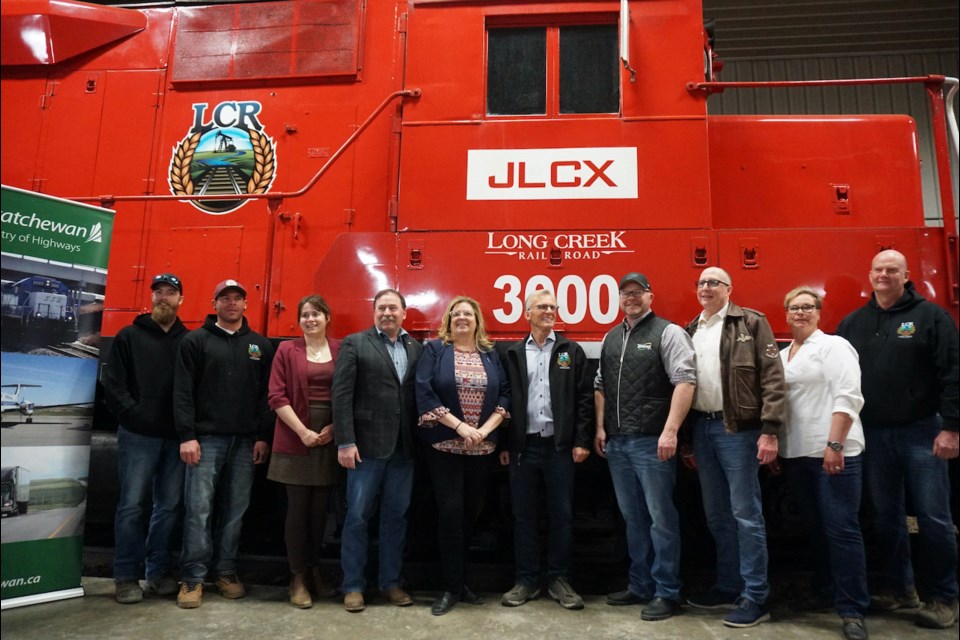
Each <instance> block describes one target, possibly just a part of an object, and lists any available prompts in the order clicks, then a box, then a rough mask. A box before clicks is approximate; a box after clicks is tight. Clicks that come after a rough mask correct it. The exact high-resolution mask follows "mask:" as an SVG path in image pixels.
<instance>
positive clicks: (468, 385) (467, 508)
mask: <svg viewBox="0 0 960 640" xmlns="http://www.w3.org/2000/svg"><path fill="white" fill-rule="evenodd" d="M416 390H417V410H418V411H419V413H420V420H419V428H418V429H417V434H418V437H419V439H420V442H421V443H422V448H423V450H424V455H425V457H426V461H427V467H428V468H429V470H430V477H431V480H432V481H433V493H434V497H435V499H436V503H437V512H438V534H437V539H438V546H439V547H440V563H441V566H442V573H443V589H444V592H443V595H441V596H440V597H439V598H438V599H437V601H436V602H434V604H433V608H432V610H431V611H432V613H433V615H436V616H440V615H443V614H445V613H447V612H448V611H450V609H451V608H452V607H453V606H454V605H455V604H456V603H457V602H459V601H461V600H462V601H463V602H466V603H468V604H482V603H483V598H482V597H480V596H478V595H476V594H475V593H473V592H472V591H471V590H470V589H469V588H468V587H467V586H466V584H465V574H466V555H467V548H468V545H469V543H470V538H471V536H472V534H473V525H474V522H475V521H476V519H477V516H478V515H479V514H480V509H481V507H482V506H483V498H484V493H485V490H486V486H487V475H488V473H489V471H490V465H491V464H492V461H493V458H494V456H492V455H491V454H492V453H494V451H495V450H496V448H497V445H496V438H497V432H496V429H497V427H499V426H500V424H501V423H502V422H503V420H504V419H505V418H509V411H510V388H509V385H508V384H507V376H506V373H505V372H504V369H503V365H501V363H500V358H499V356H498V355H497V352H496V351H494V350H493V343H492V342H491V341H490V340H489V339H488V338H487V335H486V331H485V330H484V328H483V315H482V314H481V312H480V305H479V304H478V303H477V301H476V300H474V299H472V298H468V297H466V296H458V297H456V298H454V299H453V300H452V301H451V302H450V304H449V305H447V310H446V312H445V313H444V314H443V320H442V321H441V323H440V331H439V338H438V339H436V340H431V341H429V342H428V343H427V345H426V347H425V348H424V351H423V356H421V358H420V362H419V363H418V365H417V382H416Z"/></svg>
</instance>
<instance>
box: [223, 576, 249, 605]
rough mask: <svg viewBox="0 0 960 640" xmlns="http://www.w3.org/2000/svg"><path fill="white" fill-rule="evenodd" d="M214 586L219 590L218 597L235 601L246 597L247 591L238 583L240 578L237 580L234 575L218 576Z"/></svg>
mask: <svg viewBox="0 0 960 640" xmlns="http://www.w3.org/2000/svg"><path fill="white" fill-rule="evenodd" d="M215 584H216V585H217V589H219V590H220V595H222V596H223V597H224V598H229V599H230V600H236V599H237V598H242V597H243V596H245V595H247V590H246V589H245V588H244V587H243V583H242V582H240V578H238V577H237V574H235V573H228V574H225V575H222V576H218V577H217V581H216V583H215Z"/></svg>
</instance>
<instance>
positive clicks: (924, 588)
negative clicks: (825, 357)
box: [837, 249, 960, 629]
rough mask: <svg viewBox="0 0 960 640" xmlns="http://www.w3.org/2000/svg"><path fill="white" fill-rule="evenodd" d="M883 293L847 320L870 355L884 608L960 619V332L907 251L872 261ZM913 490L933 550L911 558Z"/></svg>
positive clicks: (867, 371) (869, 478) (846, 332)
mask: <svg viewBox="0 0 960 640" xmlns="http://www.w3.org/2000/svg"><path fill="white" fill-rule="evenodd" d="M870 285H871V286H872V287H873V296H871V298H870V300H869V301H868V302H867V304H866V305H864V306H863V307H860V308H859V309H857V310H856V311H853V312H852V313H851V314H850V315H848V316H847V317H846V318H844V319H843V321H842V322H841V323H840V325H839V326H838V327H837V334H838V335H841V336H843V337H844V338H846V339H847V340H848V341H849V342H850V344H852V345H853V346H854V348H855V349H856V350H857V353H858V354H859V355H860V369H861V371H862V373H863V377H862V383H861V388H862V390H863V397H864V405H863V410H862V411H861V412H860V419H861V420H862V421H863V430H864V437H865V439H866V448H865V449H864V486H865V487H866V489H867V495H868V496H869V499H870V502H871V504H872V506H873V511H874V532H875V534H876V537H877V541H878V544H879V547H880V549H879V552H880V553H879V554H878V557H880V558H882V559H883V561H884V565H885V566H884V567H883V569H882V571H881V575H882V577H883V581H884V584H883V588H882V589H881V590H880V592H879V593H877V594H876V595H875V596H874V597H873V598H872V602H871V604H872V606H873V607H874V608H876V609H882V610H887V611H892V610H894V609H899V608H907V609H909V608H916V607H918V606H920V600H919V597H918V595H917V591H916V587H917V586H919V587H920V596H922V597H923V601H924V605H923V608H922V609H921V610H920V611H918V612H917V617H916V622H917V624H919V625H921V626H925V627H932V628H942V629H947V628H949V627H952V626H953V625H954V624H956V622H957V540H956V534H955V533H954V527H953V520H952V518H951V515H950V475H949V470H948V467H947V460H949V459H951V458H956V457H957V454H958V451H960V447H958V435H957V433H958V432H957V429H958V424H960V419H958V396H960V384H958V366H960V365H958V362H960V358H958V346H957V345H958V338H957V326H956V324H955V323H954V322H953V319H952V318H951V317H950V315H949V314H948V313H947V312H946V311H944V310H943V309H941V308H940V307H938V306H937V305H935V304H933V303H932V302H929V301H927V300H925V299H924V298H923V297H922V296H921V295H920V294H919V293H917V291H916V289H915V288H914V286H913V283H912V282H910V272H909V271H908V270H907V260H906V258H905V257H904V255H903V254H902V253H900V252H899V251H894V250H892V249H891V250H886V251H881V252H880V253H878V254H877V255H876V256H874V258H873V262H872V264H871V269H870ZM905 493H906V495H909V496H910V501H911V503H912V504H913V511H914V513H915V515H916V516H917V524H918V525H919V534H918V538H919V543H920V544H919V545H918V548H919V549H922V550H923V553H922V554H919V555H918V556H917V557H916V558H914V561H915V562H916V563H917V564H918V565H921V566H918V571H917V577H919V578H920V584H919V585H918V584H917V583H916V581H915V579H914V572H913V567H912V565H911V559H910V536H909V534H908V533H907V526H906V522H905V518H904V516H905V515H906V510H905V504H904V495H905Z"/></svg>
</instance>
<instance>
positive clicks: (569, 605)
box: [500, 289, 593, 609]
mask: <svg viewBox="0 0 960 640" xmlns="http://www.w3.org/2000/svg"><path fill="white" fill-rule="evenodd" d="M556 315H557V300H556V298H555V297H554V296H553V293H552V292H550V291H547V290H544V289H541V290H538V291H536V292H534V293H532V294H530V295H529V296H528V297H527V300H526V313H525V317H526V318H527V321H528V322H529V323H530V335H529V336H527V338H526V339H525V340H521V341H520V342H518V343H516V344H514V345H512V346H511V347H510V348H509V349H508V350H507V353H506V367H507V375H508V376H509V378H510V388H511V389H512V390H513V391H512V397H513V411H512V419H511V421H510V425H509V426H508V427H507V438H506V440H507V445H508V447H509V448H508V450H505V451H501V453H500V463H501V464H504V465H510V495H511V498H512V502H513V518H514V532H513V538H514V556H515V558H516V572H517V581H516V585H514V587H513V588H512V589H511V590H510V591H508V592H507V593H505V594H504V595H503V598H501V600H500V603H501V604H502V605H503V606H505V607H516V606H519V605H522V604H523V603H525V602H527V601H528V600H532V599H534V598H536V597H538V596H539V595H540V589H541V587H540V579H541V577H540V547H539V544H538V542H537V523H538V521H539V518H538V517H537V505H538V503H539V501H540V479H541V478H543V483H544V486H545V488H546V496H547V514H548V515H549V523H550V527H549V528H550V530H549V540H548V544H547V576H546V578H547V592H548V593H549V594H550V597H551V598H553V599H554V600H556V601H557V602H559V603H560V605H561V606H562V607H564V608H565V609H582V608H583V598H581V597H580V596H579V595H578V594H577V592H576V591H574V590H573V587H571V586H570V573H571V572H570V562H571V556H572V546H573V478H574V465H575V464H576V463H579V462H583V461H584V460H586V459H587V456H589V455H590V443H591V442H592V441H593V380H592V376H590V375H589V373H588V371H587V356H586V355H585V354H584V352H583V348H582V347H581V346H580V345H578V344H577V343H576V342H573V341H572V340H568V339H566V338H565V337H563V336H562V335H560V334H558V333H556V332H554V330H553V325H554V322H555V321H556Z"/></svg>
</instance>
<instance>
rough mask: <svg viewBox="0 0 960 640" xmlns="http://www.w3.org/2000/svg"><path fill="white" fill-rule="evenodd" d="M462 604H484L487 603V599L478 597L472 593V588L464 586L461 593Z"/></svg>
mask: <svg viewBox="0 0 960 640" xmlns="http://www.w3.org/2000/svg"><path fill="white" fill-rule="evenodd" d="M460 602H464V603H466V604H483V603H484V602H486V599H485V598H484V597H483V596H481V595H477V594H476V593H474V592H473V591H471V590H470V587H468V586H467V585H463V590H462V591H461V592H460Z"/></svg>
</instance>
